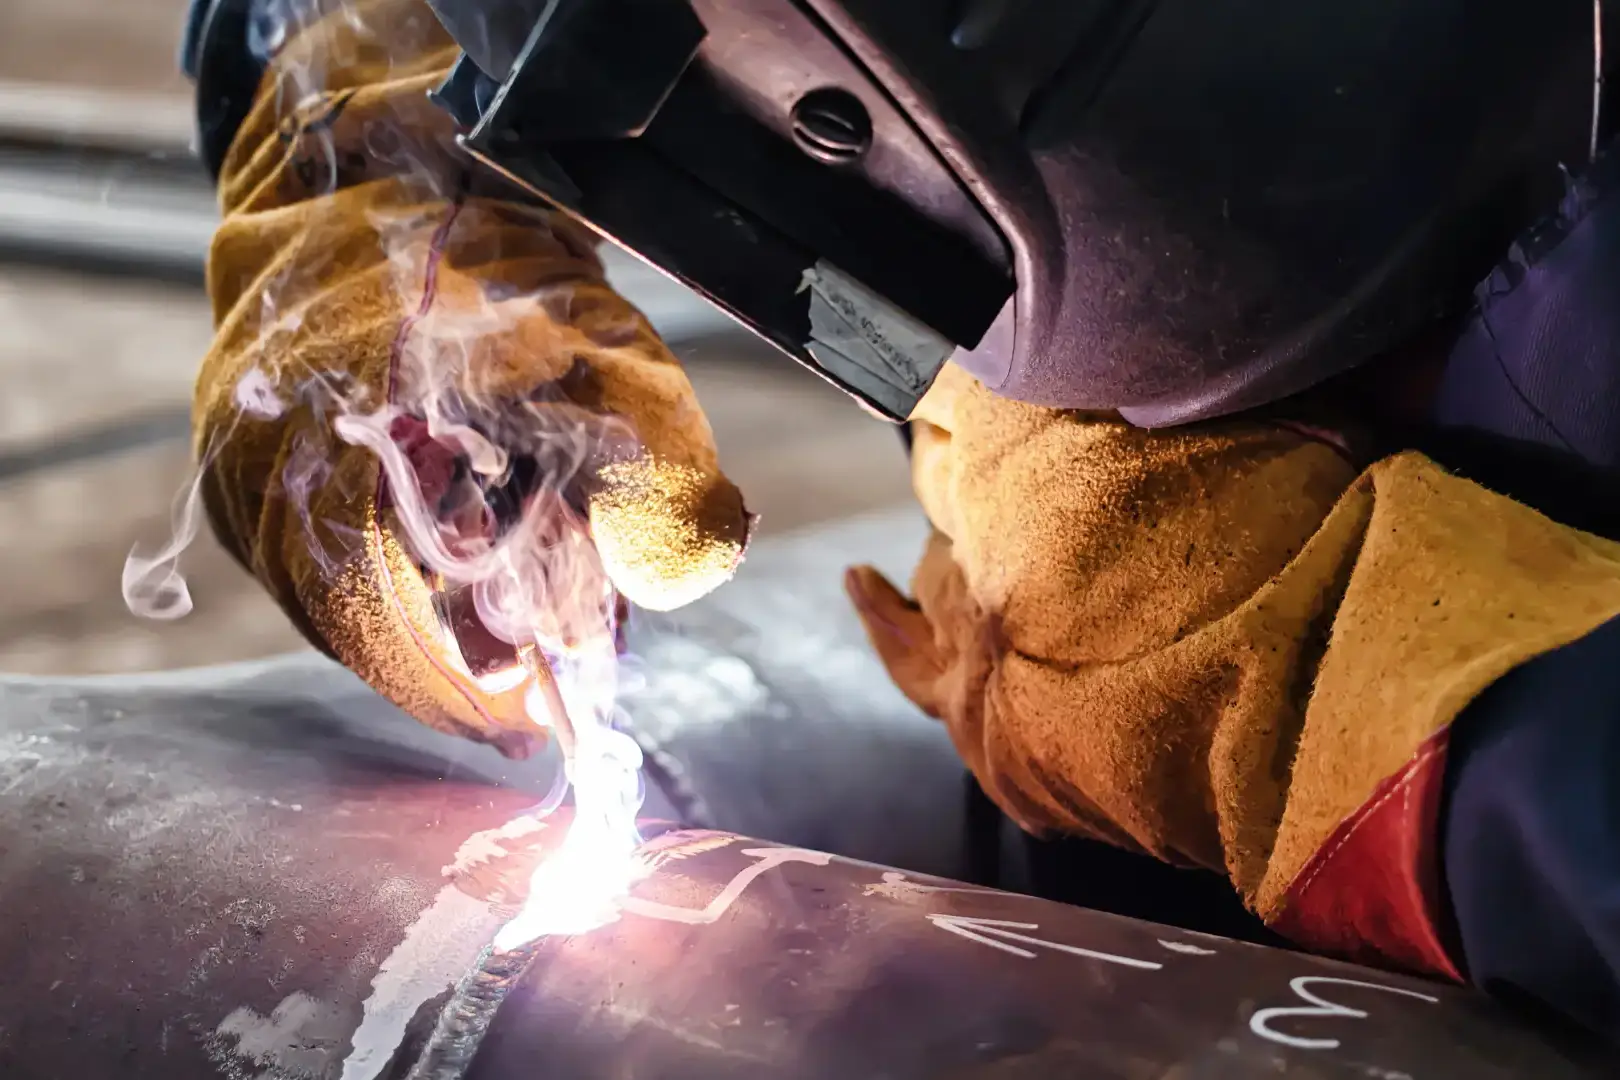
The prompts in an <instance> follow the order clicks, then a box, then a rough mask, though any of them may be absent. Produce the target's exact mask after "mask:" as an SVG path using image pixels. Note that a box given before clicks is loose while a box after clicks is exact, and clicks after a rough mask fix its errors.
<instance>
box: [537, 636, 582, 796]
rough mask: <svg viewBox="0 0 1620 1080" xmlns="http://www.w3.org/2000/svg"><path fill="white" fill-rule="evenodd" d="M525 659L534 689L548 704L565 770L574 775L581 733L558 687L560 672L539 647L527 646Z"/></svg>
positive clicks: (549, 718) (568, 774)
mask: <svg viewBox="0 0 1620 1080" xmlns="http://www.w3.org/2000/svg"><path fill="white" fill-rule="evenodd" d="M523 663H524V666H525V667H527V668H528V669H529V673H530V674H531V675H533V676H534V693H535V694H536V695H537V697H538V699H539V701H540V702H541V703H542V704H543V705H544V706H545V711H546V716H545V718H544V720H545V723H546V724H547V725H548V726H549V727H550V728H551V730H552V733H553V734H554V735H555V737H556V739H557V749H558V750H559V751H561V753H562V757H563V770H564V773H565V774H566V775H567V776H569V777H570V778H572V776H573V772H574V755H575V752H576V751H577V750H578V748H579V736H578V733H577V732H576V731H575V729H574V721H573V718H572V717H570V716H569V715H568V706H567V705H565V704H564V703H563V696H562V691H561V690H560V689H558V687H557V679H556V676H554V675H553V674H552V673H551V665H550V664H548V663H546V658H545V656H544V655H542V653H541V652H540V650H539V649H528V650H525V652H524V654H523ZM536 719H540V718H538V717H537V718H536Z"/></svg>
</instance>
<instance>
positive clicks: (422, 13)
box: [194, 0, 750, 755]
mask: <svg viewBox="0 0 1620 1080" xmlns="http://www.w3.org/2000/svg"><path fill="white" fill-rule="evenodd" d="M267 38H268V40H271V41H273V42H279V45H278V48H277V52H276V54H275V55H274V56H273V57H272V58H271V62H270V69H269V72H268V74H267V75H266V77H265V80H264V83H263V85H262V86H261V88H260V92H259V95H258V100H257V101H256V103H255V105H254V108H253V110H252V113H251V115H250V116H249V117H248V119H247V121H246V123H245V124H244V126H243V128H242V129H241V131H240V133H239V135H238V136H237V138H236V140H235V142H234V144H233V146H232V149H231V152H230V154H229V156H228V158H227V160H226V162H225V165H224V168H223V171H222V177H221V181H220V201H221V206H222V209H223V211H224V221H223V224H222V225H221V227H220V229H219V231H218V234H217V235H216V237H215V240H214V244H213V249H212V255H211V258H210V262H209V271H208V283H209V291H210V295H211V297H212V300H213V304H214V311H215V316H216V320H217V324H218V335H217V337H216V339H215V341H214V344H213V347H212V349H211V351H210V352H209V354H208V357H207V359H206V361H205V362H204V365H203V368H202V372H201V375H200V377H199V379H198V381H197V388H196V400H195V409H194V426H195V441H196V447H197V452H198V454H199V456H200V458H201V460H202V463H203V468H202V480H201V483H202V493H203V496H204V503H205V506H206V508H207V511H208V515H209V517H210V519H211V521H212V523H213V525H214V528H215V531H216V532H217V533H218V535H219V536H220V538H221V539H222V540H223V542H224V543H225V545H226V547H227V548H228V549H229V550H230V551H231V552H232V553H233V554H234V555H235V556H236V557H237V558H238V559H239V560H240V561H241V562H242V563H243V564H244V565H245V566H246V567H248V568H249V569H250V570H251V571H252V572H253V573H254V574H255V575H256V576H257V577H258V579H259V580H260V581H261V582H263V584H264V585H265V586H266V588H268V589H269V590H270V592H271V593H272V595H273V596H274V597H275V599H276V601H277V602H278V603H279V604H280V605H281V607H282V608H283V609H285V610H286V612H287V613H288V614H289V615H290V616H291V617H292V619H293V620H294V621H295V623H296V624H297V625H298V627H299V628H300V629H301V631H302V632H303V633H304V634H305V636H307V637H308V638H309V639H310V640H311V641H312V642H314V643H315V644H316V645H317V646H318V647H320V648H322V649H323V650H325V651H327V652H328V653H329V654H331V655H333V656H335V657H336V658H337V659H338V660H340V661H341V662H343V663H344V664H346V665H348V666H349V667H350V668H352V669H353V670H354V671H355V672H357V673H358V674H359V675H360V676H362V677H363V678H364V679H365V680H366V681H368V682H369V683H371V685H372V686H374V687H375V688H376V689H378V690H380V691H381V692H382V693H384V694H385V695H386V696H388V697H389V698H391V699H392V700H393V701H394V702H395V703H397V704H398V705H400V706H401V707H402V708H404V709H405V710H406V711H408V712H410V713H411V714H412V715H414V716H416V717H417V718H418V719H420V720H422V721H423V722H425V723H427V724H429V725H431V726H433V727H436V728H439V729H441V730H445V731H450V732H454V733H457V734H461V735H466V736H470V737H473V738H476V739H479V740H483V741H487V742H491V743H494V744H495V745H497V746H499V747H500V748H501V749H502V750H503V751H505V752H507V753H509V754H515V755H521V754H524V753H526V752H527V751H528V750H529V749H531V747H532V744H533V737H534V736H535V735H536V729H535V727H534V725H533V723H532V722H531V721H530V720H528V719H527V717H526V715H525V712H524V709H523V708H522V704H521V691H520V690H516V689H514V688H513V687H514V685H515V681H516V680H515V679H514V678H513V676H514V675H515V674H516V673H517V672H519V670H520V669H519V668H518V667H516V666H514V662H515V657H516V650H515V648H514V646H513V644H512V636H513V635H512V633H511V632H510V631H504V632H503V631H501V630H500V629H499V628H498V627H493V626H492V625H491V624H492V622H493V623H499V622H500V621H501V616H502V614H503V613H506V609H503V608H502V607H501V605H500V602H499V598H495V599H493V600H492V599H491V597H489V596H480V595H478V594H477V589H476V588H475V587H473V586H471V585H468V584H467V583H466V582H461V581H458V580H456V579H454V578H453V577H445V576H443V575H442V573H441V571H442V566H441V565H440V564H442V563H443V562H444V560H445V559H446V558H451V559H457V558H462V557H468V558H470V557H472V556H471V555H470V554H469V553H473V554H476V553H477V552H480V551H487V549H488V548H489V546H490V545H491V543H492V542H493V540H494V538H496V537H498V536H502V535H508V534H510V532H511V531H512V530H514V529H530V530H538V533H537V534H536V535H534V536H533V537H531V538H530V540H531V542H529V543H527V544H526V545H525V547H524V549H523V550H524V552H525V553H526V554H527V555H528V556H529V557H530V558H531V559H532V565H525V566H521V567H520V568H519V571H518V574H517V577H519V578H521V579H522V580H523V581H525V582H526V583H527V585H526V587H527V588H529V589H530V590H531V591H532V592H533V593H536V594H540V595H543V596H549V597H551V598H553V599H554V600H555V603H556V606H557V610H556V611H554V612H552V615H553V616H555V622H556V624H557V625H555V626H551V627H548V628H547V629H549V630H551V631H555V633H556V635H557V636H558V637H560V638H564V639H566V638H567V637H568V636H569V634H570V633H573V632H574V631H576V630H580V629H582V628H581V627H580V626H577V625H571V624H574V623H579V622H580V621H583V622H584V623H587V624H589V623H592V622H593V621H594V622H595V623H597V624H600V623H601V622H602V621H603V620H604V619H606V620H609V621H611V618H612V614H613V611H614V607H615V603H616V598H617V597H618V596H623V597H627V598H628V599H629V600H631V601H633V602H635V603H638V604H640V605H643V606H645V607H649V608H658V609H667V608H672V607H676V606H679V605H681V604H684V603H686V602H688V601H690V600H692V599H695V598H696V597H698V596H700V595H702V594H703V593H705V592H707V591H708V590H710V589H712V588H714V587H715V586H716V585H718V584H719V583H721V582H722V581H724V580H726V579H727V578H728V577H729V576H730V575H731V574H732V573H733V571H734V569H735V567H736V565H737V564H738V562H739V560H740V558H741V555H742V552H743V549H744V545H745V543H746V540H747V534H748V530H749V524H750V523H749V518H748V515H747V513H746V511H745V509H744V506H743V502H742V497H741V495H740V494H739V493H738V491H737V489H736V488H735V487H733V486H732V484H731V483H730V482H729V481H728V480H727V479H726V478H725V477H724V476H723V475H722V473H721V472H720V469H719V466H718V464H717V462H716V454H715V447H714V444H713V440H712V435H711V432H710V430H709V427H708V424H707V421H706V420H705V419H704V416H703V413H702V411H701V410H700V409H699V407H698V405H697V402H696V400H695V398H694V396H693V393H692V388H691V385H690V384H689V382H688V381H687V378H686V376H685V374H684V373H683V372H682V371H681V369H680V367H679V366H678V364H677V362H676V361H675V359H674V358H673V357H672V356H671V355H670V353H669V351H668V350H667V349H666V348H665V346H664V345H663V343H662V342H661V341H660V340H659V339H658V338H657V336H656V335H655V334H654V332H653V330H652V329H651V327H650V326H649V325H648V324H647V322H646V320H645V319H644V318H643V317H642V316H641V315H640V314H639V313H638V312H637V311H635V310H634V309H633V308H632V307H631V306H630V305H629V304H628V303H627V302H626V301H625V300H623V299H622V298H620V297H619V296H618V295H616V294H615V293H614V292H613V290H612V289H610V288H609V287H608V286H607V285H606V284H605V283H604V281H603V275H602V267H601V265H600V263H599V262H598V260H597V258H596V255H595V254H594V248H593V244H592V242H591V241H590V240H589V238H588V237H587V236H586V235H585V234H583V232H582V231H580V230H579V229H577V228H576V227H572V226H569V225H567V224H565V223H564V222H562V221H560V220H554V219H553V218H552V217H551V216H550V215H548V214H547V213H545V212H544V211H542V210H540V209H537V208H534V207H532V206H529V205H525V204H523V203H521V202H520V201H518V200H517V196H516V194H515V193H514V192H511V191H509V190H500V191H494V190H490V189H488V188H487V187H480V184H481V183H482V184H487V183H488V182H489V181H488V180H487V179H485V180H479V179H477V174H478V171H479V170H478V166H476V165H475V164H474V163H472V162H471V161H470V160H469V159H467V158H466V157H465V156H464V155H463V154H461V153H460V151H459V150H458V149H457V148H455V146H454V145H453V134H454V133H453V131H452V130H451V126H450V122H449V120H448V118H447V116H446V115H445V114H443V113H442V112H441V111H440V110H439V109H438V108H437V107H435V106H434V105H433V104H432V103H430V102H429V101H428V99H427V96H426V95H427V93H428V91H429V90H431V89H432V88H433V87H435V86H436V85H437V84H438V83H439V82H440V81H441V80H442V79H443V77H444V74H445V72H446V70H447V68H448V66H449V64H450V62H451V61H452V60H453V59H454V55H455V51H454V49H453V48H452V47H451V46H450V45H449V43H448V40H447V39H446V38H444V37H443V36H442V32H441V31H440V30H439V28H438V26H437V24H436V23H435V22H434V20H433V18H432V16H431V13H430V12H429V11H428V9H427V8H426V6H425V5H422V4H420V3H417V2H414V0H383V2H373V3H352V4H346V5H344V10H343V11H342V12H341V13H340V14H339V15H338V16H335V17H333V18H330V19H327V20H325V21H322V22H319V23H315V24H313V25H310V26H303V27H297V26H293V27H285V28H281V29H280V30H278V32H277V33H275V34H271V35H267ZM380 455H383V456H387V457H389V458H391V459H392V460H393V461H394V468H393V469H392V470H390V471H389V472H388V474H387V475H386V476H385V475H384V473H383V471H382V470H381V469H380V466H379V461H380ZM413 516H414V518H415V519H416V520H417V522H418V526H419V527H418V535H416V536H415V537H413V536H412V535H408V534H410V529H409V527H408V526H409V524H410V520H411V519H412V518H413ZM423 520H425V521H426V525H425V526H423ZM422 536H425V537H427V541H425V542H424V541H423V540H422V539H421V537H422ZM424 546H425V547H429V548H436V550H437V556H436V557H434V552H432V551H424V550H423V548H424ZM598 560H599V561H598ZM604 578H606V579H610V580H611V585H612V587H613V588H611V589H609V588H606V587H605V582H604ZM564 609H566V610H564ZM492 613H493V614H492ZM548 617H549V616H548ZM598 628H599V627H598ZM583 629H585V630H589V629H590V627H589V626H585V627H583Z"/></svg>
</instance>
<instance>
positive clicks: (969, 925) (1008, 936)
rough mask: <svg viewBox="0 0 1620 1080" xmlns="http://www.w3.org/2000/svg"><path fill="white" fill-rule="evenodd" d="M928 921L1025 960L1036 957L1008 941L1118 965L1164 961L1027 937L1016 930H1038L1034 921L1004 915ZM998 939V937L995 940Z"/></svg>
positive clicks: (1155, 966)
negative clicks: (1009, 920)
mask: <svg viewBox="0 0 1620 1080" xmlns="http://www.w3.org/2000/svg"><path fill="white" fill-rule="evenodd" d="M928 921H929V922H931V923H933V924H934V925H935V926H937V927H939V928H940V929H941V930H946V931H949V932H950V933H952V934H955V935H956V936H958V937H964V938H967V939H968V940H969V941H977V942H978V943H979V944H980V945H988V946H990V947H991V948H992V949H1000V950H1001V951H1002V952H1006V953H1011V954H1012V955H1014V956H1018V957H1022V958H1023V959H1025V960H1033V959H1035V954H1034V953H1033V952H1031V951H1030V950H1028V949H1022V948H1019V947H1018V946H1017V945H1011V944H1008V942H1013V941H1017V942H1021V943H1022V944H1025V945H1033V946H1035V947H1036V948H1037V949H1052V950H1054V951H1055V952H1063V953H1068V954H1069V955H1070V956H1081V957H1085V958H1086V959H1087V960H1101V961H1102V962H1103V963H1105V964H1118V965H1120V966H1121V967H1132V968H1140V969H1141V970H1143V971H1159V970H1160V969H1162V968H1163V967H1164V965H1163V964H1160V963H1156V962H1154V961H1152V960H1137V959H1135V958H1133V957H1129V956H1116V955H1115V954H1113V953H1105V952H1098V951H1096V950H1095V949H1082V948H1080V947H1079V946H1078V945H1065V944H1063V943H1062V942H1060V941H1046V940H1044V939H1042V938H1037V937H1030V936H1029V935H1028V934H1019V933H1015V932H1014V931H1017V930H1039V929H1040V925H1039V924H1037V923H1026V922H1008V921H1007V920H1006V919H971V918H969V917H967V916H966V915H930V916H928ZM998 939H999V940H998Z"/></svg>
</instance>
